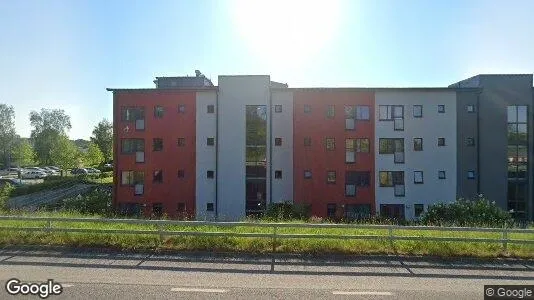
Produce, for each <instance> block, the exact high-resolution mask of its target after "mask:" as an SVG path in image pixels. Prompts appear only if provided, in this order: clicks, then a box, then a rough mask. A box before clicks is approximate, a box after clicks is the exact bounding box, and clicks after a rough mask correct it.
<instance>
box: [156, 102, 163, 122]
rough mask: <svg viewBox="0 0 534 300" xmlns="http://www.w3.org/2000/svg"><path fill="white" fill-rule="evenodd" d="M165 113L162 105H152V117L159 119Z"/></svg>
mask: <svg viewBox="0 0 534 300" xmlns="http://www.w3.org/2000/svg"><path fill="white" fill-rule="evenodd" d="M164 114H165V109H164V108H163V106H159V105H156V106H154V118H156V119H161V118H163V115H164Z"/></svg>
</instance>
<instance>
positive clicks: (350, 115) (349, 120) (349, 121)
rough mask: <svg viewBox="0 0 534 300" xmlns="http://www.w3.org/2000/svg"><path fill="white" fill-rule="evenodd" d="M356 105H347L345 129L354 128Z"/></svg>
mask: <svg viewBox="0 0 534 300" xmlns="http://www.w3.org/2000/svg"><path fill="white" fill-rule="evenodd" d="M355 115H356V113H355V111H354V106H350V105H345V129H346V130H354V128H355V127H354V118H355Z"/></svg>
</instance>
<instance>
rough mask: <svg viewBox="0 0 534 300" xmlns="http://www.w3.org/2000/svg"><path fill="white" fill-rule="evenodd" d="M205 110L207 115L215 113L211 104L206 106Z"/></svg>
mask: <svg viewBox="0 0 534 300" xmlns="http://www.w3.org/2000/svg"><path fill="white" fill-rule="evenodd" d="M207 110H208V114H214V113H215V105H213V104H210V105H208V107H207Z"/></svg>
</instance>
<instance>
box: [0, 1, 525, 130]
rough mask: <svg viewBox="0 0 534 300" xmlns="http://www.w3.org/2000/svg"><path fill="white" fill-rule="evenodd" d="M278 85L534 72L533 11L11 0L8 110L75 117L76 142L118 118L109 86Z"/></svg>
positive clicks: (420, 4)
mask: <svg viewBox="0 0 534 300" xmlns="http://www.w3.org/2000/svg"><path fill="white" fill-rule="evenodd" d="M196 69H198V70H201V71H202V72H203V73H204V74H205V75H206V76H208V77H210V78H211V79H212V81H213V82H214V83H215V84H216V83H217V76H219V75H238V74H266V75H271V79H272V80H274V81H278V82H284V83H288V84H289V86H290V87H428V86H438V87H441V86H447V85H449V84H451V83H454V82H457V81H460V80H462V79H465V78H468V77H471V76H474V75H477V74H482V73H484V74H486V73H530V74H532V73H534V1H530V0H522V1H519V0H516V1H514V0H509V1H500V0H491V1H487V0H482V1H475V0H472V1H471V0H435V1H429V0H390V1H386V0H368V1H356V0H347V1H335V0H328V1H314V0H307V1H301V0H293V1H292V0H285V1H280V0H268V1H259V0H258V1H255V0H249V1H239V0H235V1H232V0H220V1H217V0H196V1H194V0H183V1H182V0H171V1H163V0H154V1H150V0H145V1H137V0H127V1H124V0H112V1H102V0H91V1H89V0H87V1H83V0H76V1H71V0H65V1H59V0H46V1H45V0H42V1H36V0H22V1H20V0H0V103H6V104H8V105H12V106H13V107H14V108H15V114H16V119H15V125H16V130H17V132H18V134H20V135H21V136H24V137H28V136H29V135H30V132H31V126H30V125H29V114H30V112H31V111H33V110H35V111H39V110H40V109H41V108H48V109H63V110H65V111H66V113H67V114H69V115H70V117H71V123H72V129H71V130H70V131H69V136H70V137H71V138H72V139H78V138H83V139H88V138H89V137H90V136H91V133H92V130H93V128H94V126H95V125H96V124H97V123H98V122H99V121H101V120H102V119H104V118H107V119H109V120H111V119H112V94H111V92H107V91H106V88H151V87H154V83H153V80H154V77H156V76H182V75H191V76H192V75H194V70H196Z"/></svg>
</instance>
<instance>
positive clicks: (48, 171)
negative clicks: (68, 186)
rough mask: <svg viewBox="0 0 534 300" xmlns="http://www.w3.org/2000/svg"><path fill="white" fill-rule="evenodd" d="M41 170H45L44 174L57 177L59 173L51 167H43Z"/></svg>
mask: <svg viewBox="0 0 534 300" xmlns="http://www.w3.org/2000/svg"><path fill="white" fill-rule="evenodd" d="M43 169H44V170H45V172H46V174H48V175H51V176H59V171H57V170H55V169H52V167H43Z"/></svg>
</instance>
